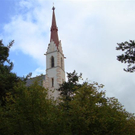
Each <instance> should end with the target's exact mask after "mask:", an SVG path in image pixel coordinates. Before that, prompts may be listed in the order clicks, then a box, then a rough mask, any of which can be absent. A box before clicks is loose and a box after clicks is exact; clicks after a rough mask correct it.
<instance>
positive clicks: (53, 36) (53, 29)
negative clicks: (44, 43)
mask: <svg viewBox="0 0 135 135" xmlns="http://www.w3.org/2000/svg"><path fill="white" fill-rule="evenodd" d="M52 10H53V14H52V26H51V37H50V41H51V40H53V41H54V43H55V44H56V46H57V47H58V45H59V38H58V33H57V31H58V27H57V25H56V19H55V12H54V10H55V7H54V6H53V8H52Z"/></svg>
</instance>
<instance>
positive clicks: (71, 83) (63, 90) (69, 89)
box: [58, 70, 82, 101]
mask: <svg viewBox="0 0 135 135" xmlns="http://www.w3.org/2000/svg"><path fill="white" fill-rule="evenodd" d="M67 78H68V81H67V82H63V83H62V84H61V85H60V88H59V89H58V90H59V91H60V95H61V96H62V98H63V100H66V101H70V100H71V98H72V97H73V93H74V92H75V90H76V89H77V88H79V87H80V86H81V85H80V84H79V80H80V79H81V78H82V74H81V73H80V75H78V74H77V73H76V71H75V70H74V71H73V73H67Z"/></svg>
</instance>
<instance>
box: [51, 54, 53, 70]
mask: <svg viewBox="0 0 135 135" xmlns="http://www.w3.org/2000/svg"><path fill="white" fill-rule="evenodd" d="M51 67H54V57H53V56H52V57H51Z"/></svg>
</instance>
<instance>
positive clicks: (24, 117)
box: [0, 82, 63, 135]
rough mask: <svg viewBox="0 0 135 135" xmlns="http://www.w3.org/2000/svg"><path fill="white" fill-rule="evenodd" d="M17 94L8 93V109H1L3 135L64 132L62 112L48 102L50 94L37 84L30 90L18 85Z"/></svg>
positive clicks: (52, 102)
mask: <svg viewBox="0 0 135 135" xmlns="http://www.w3.org/2000/svg"><path fill="white" fill-rule="evenodd" d="M14 91H15V94H14V95H12V94H11V93H7V95H6V100H7V101H6V105H5V106H4V107H0V134H2V135H9V134H10V135H15V134H16V135H44V134H48V135H54V134H56V135H58V134H60V133H61V132H62V129H61V128H62V120H63V118H61V111H60V110H58V108H57V106H56V103H55V102H54V101H53V100H51V99H48V95H47V93H48V91H47V90H46V89H45V88H44V87H42V86H40V85H38V82H35V83H33V84H32V85H31V86H29V87H27V86H26V85H25V83H24V82H19V83H18V84H17V85H16V86H15V87H14Z"/></svg>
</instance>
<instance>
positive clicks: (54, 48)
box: [45, 7, 65, 98]
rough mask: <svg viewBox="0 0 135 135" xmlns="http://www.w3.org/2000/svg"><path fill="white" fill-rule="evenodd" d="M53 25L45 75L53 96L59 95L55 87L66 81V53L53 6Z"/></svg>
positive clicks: (47, 86) (46, 84) (46, 83)
mask: <svg viewBox="0 0 135 135" xmlns="http://www.w3.org/2000/svg"><path fill="white" fill-rule="evenodd" d="M52 10H53V14H52V26H51V36H50V43H49V44H48V48H47V52H46V77H45V88H48V89H49V90H54V93H53V95H52V96H54V98H56V97H58V95H59V94H58V91H57V90H55V89H58V88H59V84H62V82H63V81H65V67H64V58H65V57H64V54H63V50H62V46H61V41H59V38H58V33H57V31H58V28H57V25H56V19H55V12H54V10H55V8H54V7H53V8H52Z"/></svg>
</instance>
